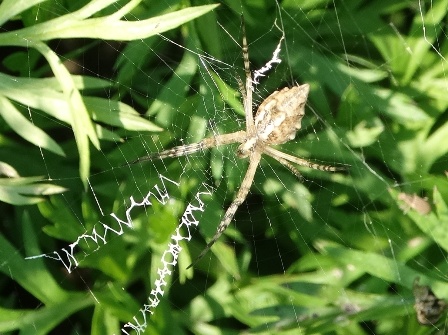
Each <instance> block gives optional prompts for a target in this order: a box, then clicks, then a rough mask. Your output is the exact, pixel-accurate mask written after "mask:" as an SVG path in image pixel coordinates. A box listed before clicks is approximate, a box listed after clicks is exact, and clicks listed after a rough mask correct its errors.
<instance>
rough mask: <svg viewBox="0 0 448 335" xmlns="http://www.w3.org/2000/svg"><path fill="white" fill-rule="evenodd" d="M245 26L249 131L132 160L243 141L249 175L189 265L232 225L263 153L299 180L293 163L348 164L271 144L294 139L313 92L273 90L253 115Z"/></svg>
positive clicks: (240, 153) (302, 88)
mask: <svg viewBox="0 0 448 335" xmlns="http://www.w3.org/2000/svg"><path fill="white" fill-rule="evenodd" d="M242 27H243V39H242V40H243V41H242V42H243V47H242V51H243V61H244V72H245V76H246V81H245V84H243V83H242V82H241V80H239V84H240V85H239V86H240V91H241V95H242V98H243V107H244V113H245V118H246V130H239V131H236V132H234V133H229V134H222V135H216V136H213V137H208V138H205V139H203V140H202V141H200V142H197V143H193V144H187V145H182V146H176V147H174V148H171V149H168V150H165V151H161V152H159V153H156V154H152V155H148V156H144V157H140V158H138V159H137V160H135V161H134V162H132V164H133V163H139V162H142V161H146V160H154V159H165V158H173V157H180V156H186V155H190V154H193V153H195V152H198V151H201V150H205V149H209V148H213V147H218V146H221V145H226V144H231V143H240V145H239V146H238V149H237V151H236V155H237V157H239V158H247V159H248V160H249V166H248V168H247V171H246V175H245V176H244V178H243V181H242V182H241V186H240V188H239V190H238V192H237V193H236V196H235V199H234V200H233V202H232V203H231V204H230V206H229V207H228V209H227V210H226V212H225V214H224V216H223V218H222V219H221V222H220V224H219V226H218V228H217V230H216V233H215V235H214V236H213V237H212V239H211V240H210V242H208V244H207V245H206V247H205V248H204V250H202V252H201V253H200V254H199V256H198V257H197V258H196V259H195V261H194V262H193V263H192V264H191V265H189V266H188V268H190V267H192V266H194V265H195V264H196V263H197V262H198V261H199V260H200V259H201V258H202V257H203V256H204V255H205V254H206V253H207V252H208V251H209V249H210V248H211V247H212V246H213V244H214V243H215V242H216V241H217V240H218V239H219V237H220V236H221V235H222V233H223V232H224V231H225V230H226V228H227V227H228V226H229V224H230V222H231V221H232V219H233V217H234V215H235V212H236V211H237V209H238V207H239V206H240V205H241V204H242V203H243V202H244V201H245V199H246V197H247V195H248V193H249V190H250V187H251V185H252V182H253V180H254V176H255V172H256V170H257V167H258V164H259V163H260V160H261V157H262V155H263V154H266V155H268V156H270V157H272V158H274V159H275V160H277V161H278V162H280V163H281V164H282V165H283V166H285V167H286V168H287V169H289V170H290V171H291V172H292V173H293V174H294V175H295V176H296V177H298V178H299V179H301V174H300V172H299V171H298V170H297V168H296V167H295V166H294V165H293V164H297V165H301V166H305V167H308V168H311V169H315V170H321V171H333V172H334V171H340V170H346V169H347V167H346V166H329V165H320V164H315V163H312V162H310V161H308V160H306V159H303V158H299V157H295V156H292V155H289V154H286V153H284V152H281V151H279V150H277V149H275V148H273V147H272V146H273V145H278V144H283V143H286V142H288V141H291V140H293V139H294V138H295V135H296V132H297V131H298V130H300V128H301V121H302V118H303V116H304V115H305V104H306V101H307V98H308V93H309V91H310V86H309V85H308V84H303V85H296V86H293V87H291V88H288V87H285V88H283V89H281V90H279V91H275V92H273V93H272V94H271V95H269V96H268V97H267V98H266V99H265V100H264V101H263V102H262V103H261V104H260V106H259V107H258V109H257V112H256V113H255V117H254V115H253V112H252V92H253V86H252V84H253V83H254V79H253V77H252V73H251V71H250V64H249V52H248V46H247V38H246V33H245V28H244V22H243V25H242ZM188 268H187V269H188Z"/></svg>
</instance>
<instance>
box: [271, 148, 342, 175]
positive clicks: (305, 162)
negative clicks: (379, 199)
mask: <svg viewBox="0 0 448 335" xmlns="http://www.w3.org/2000/svg"><path fill="white" fill-rule="evenodd" d="M264 152H265V153H266V154H268V155H269V156H271V157H272V158H275V159H276V160H278V161H279V162H280V163H282V162H281V160H280V159H283V160H287V161H289V162H291V163H295V164H298V165H301V166H306V167H309V168H310V169H314V170H320V171H332V172H335V171H344V170H348V168H349V167H350V166H349V165H342V166H331V165H322V164H316V163H313V162H310V161H308V160H306V159H303V158H300V157H296V156H292V155H288V154H285V153H284V152H281V151H279V150H276V149H274V148H272V147H269V146H267V147H265V148H264ZM282 164H283V163H282ZM283 165H285V164H283ZM285 166H286V165H285ZM286 167H288V166H286ZM288 168H289V167H288ZM290 170H291V169H290ZM291 171H292V170H291Z"/></svg>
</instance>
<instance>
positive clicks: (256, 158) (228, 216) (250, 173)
mask: <svg viewBox="0 0 448 335" xmlns="http://www.w3.org/2000/svg"><path fill="white" fill-rule="evenodd" d="M260 159H261V153H260V152H259V151H254V152H253V153H252V154H251V156H250V161H249V167H248V168H247V172H246V175H245V176H244V179H243V181H242V182H241V186H240V189H239V190H238V193H237V194H236V196H235V199H234V200H233V202H232V203H231V204H230V206H229V208H228V209H227V211H226V213H225V214H224V217H223V218H222V220H221V223H220V224H219V226H218V229H217V230H216V233H215V235H214V236H213V237H212V239H211V240H210V242H208V243H207V246H206V247H205V248H204V250H202V252H201V253H200V254H199V256H198V257H197V258H196V259H195V261H194V262H193V263H192V264H190V265H189V266H188V267H187V269H189V268H190V267H192V266H194V265H195V264H196V263H197V262H198V261H199V260H200V259H201V258H202V257H204V255H205V254H206V253H207V252H208V251H209V250H210V248H211V247H212V245H213V244H215V242H216V241H217V240H218V239H219V238H220V236H221V235H222V233H223V232H224V230H226V229H227V227H228V226H229V224H230V222H231V221H232V219H233V217H234V216H235V213H236V210H237V209H238V207H239V206H240V205H241V204H242V203H243V202H244V200H246V197H247V194H248V193H249V190H250V186H251V185H252V182H253V180H254V176H255V172H256V171H257V167H258V163H260Z"/></svg>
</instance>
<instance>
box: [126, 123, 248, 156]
mask: <svg viewBox="0 0 448 335" xmlns="http://www.w3.org/2000/svg"><path fill="white" fill-rule="evenodd" d="M245 138H246V132H245V131H244V130H240V131H237V132H234V133H230V134H223V135H218V136H213V137H208V138H205V139H203V140H202V141H200V142H197V143H192V144H187V145H180V146H177V147H174V148H171V149H168V150H164V151H161V152H158V153H154V154H151V155H147V156H143V157H140V158H138V159H136V160H135V161H133V162H131V163H129V164H136V163H140V162H143V161H148V160H154V159H164V158H173V157H180V156H186V155H190V154H192V153H195V152H197V151H201V150H205V149H209V148H211V147H218V146H220V145H225V144H230V143H235V142H239V143H240V142H242V141H243V140H244V139H245Z"/></svg>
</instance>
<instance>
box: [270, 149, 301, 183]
mask: <svg viewBox="0 0 448 335" xmlns="http://www.w3.org/2000/svg"><path fill="white" fill-rule="evenodd" d="M263 153H265V154H266V155H268V156H271V157H272V158H274V159H275V160H276V161H278V162H279V163H281V164H282V165H283V166H284V167H285V168H287V169H288V170H289V171H291V172H292V174H293V175H294V176H296V177H297V179H299V180H303V176H302V174H301V173H300V171H299V170H297V168H296V167H295V166H294V165H292V164H291V163H290V162H289V161H287V160H286V159H284V158H282V157H279V156H275V155H272V154H271V153H269V152H267V151H263Z"/></svg>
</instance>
